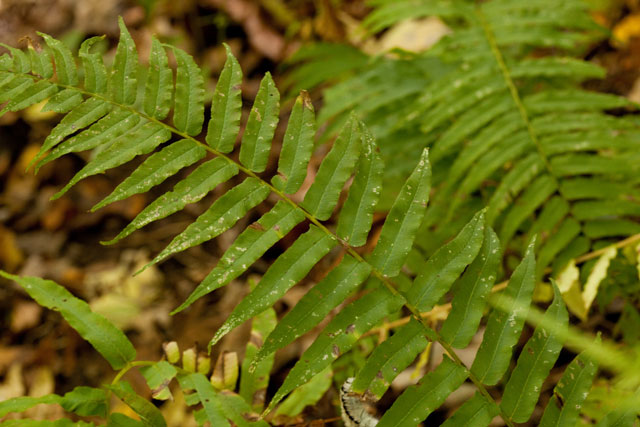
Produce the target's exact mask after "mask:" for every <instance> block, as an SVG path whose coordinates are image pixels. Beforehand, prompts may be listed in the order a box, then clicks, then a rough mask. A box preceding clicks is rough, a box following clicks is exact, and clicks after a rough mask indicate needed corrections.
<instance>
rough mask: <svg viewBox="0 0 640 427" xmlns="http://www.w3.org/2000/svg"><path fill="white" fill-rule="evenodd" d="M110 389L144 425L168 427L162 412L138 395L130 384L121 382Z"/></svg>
mask: <svg viewBox="0 0 640 427" xmlns="http://www.w3.org/2000/svg"><path fill="white" fill-rule="evenodd" d="M108 388H109V390H111V391H113V393H114V394H115V395H116V396H118V397H119V398H120V399H121V400H122V401H123V402H124V403H126V404H127V405H129V407H130V408H131V409H133V410H134V411H135V413H136V414H138V416H139V417H140V421H142V424H143V425H145V426H149V427H151V426H154V427H166V425H167V422H166V421H165V419H164V417H163V416H162V413H160V410H159V409H158V408H156V407H155V405H154V404H153V403H151V402H149V401H148V400H147V399H145V398H143V397H142V396H140V395H139V394H137V393H136V392H135V391H134V390H133V387H131V385H130V384H129V383H128V382H126V381H120V382H118V383H116V384H114V385H110V386H108Z"/></svg>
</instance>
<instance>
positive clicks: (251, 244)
mask: <svg viewBox="0 0 640 427" xmlns="http://www.w3.org/2000/svg"><path fill="white" fill-rule="evenodd" d="M303 220H304V214H303V213H302V211H300V210H299V209H298V208H296V207H294V206H292V205H290V204H288V203H286V202H283V201H279V202H278V203H276V205H275V206H274V207H273V208H272V209H271V210H270V211H269V212H267V213H266V214H264V215H263V216H262V217H261V218H260V219H259V220H258V221H257V222H255V223H254V224H252V225H250V226H249V227H247V228H245V230H244V231H243V232H242V233H241V234H240V235H239V236H238V238H237V239H236V240H235V242H233V244H232V245H231V247H230V248H229V249H227V251H226V252H225V253H224V255H223V256H222V258H221V259H220V261H219V262H218V265H216V267H215V268H214V269H213V270H212V271H211V272H210V273H209V274H208V275H207V277H205V279H204V280H203V281H202V282H201V283H200V284H199V285H198V287H197V288H196V289H195V290H194V291H193V292H192V293H191V295H189V298H187V300H186V301H185V302H183V303H182V304H181V305H180V307H178V308H176V309H175V310H174V311H172V312H171V314H175V313H178V312H180V311H182V310H184V309H185V308H187V307H188V306H190V305H191V304H193V302H194V301H195V300H197V299H198V298H201V297H203V296H204V295H206V294H208V293H209V292H211V291H213V290H215V289H218V288H220V287H222V286H224V285H226V284H227V283H229V282H230V281H231V280H233V279H235V278H236V277H238V276H239V275H240V274H242V273H243V272H244V271H246V269H247V268H248V267H249V266H251V265H252V264H253V263H254V262H256V261H257V260H258V258H260V257H261V256H262V255H264V253H265V252H266V251H267V250H268V249H269V248H270V247H271V246H273V245H274V244H275V243H276V242H277V241H279V240H280V239H282V238H283V237H284V236H285V235H287V233H289V232H290V231H291V230H292V229H293V227H295V226H296V225H298V224H299V223H301V222H302V221H303Z"/></svg>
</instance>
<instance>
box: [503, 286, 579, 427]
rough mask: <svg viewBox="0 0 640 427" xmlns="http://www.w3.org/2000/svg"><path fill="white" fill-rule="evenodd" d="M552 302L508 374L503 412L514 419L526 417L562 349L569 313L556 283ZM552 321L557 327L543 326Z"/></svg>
mask: <svg viewBox="0 0 640 427" xmlns="http://www.w3.org/2000/svg"><path fill="white" fill-rule="evenodd" d="M553 292H554V297H553V303H552V304H551V305H550V306H549V308H548V309H547V312H546V313H545V314H544V317H543V320H542V321H541V322H540V325H539V326H538V327H537V328H536V330H535V331H534V332H533V336H532V337H531V338H530V339H529V341H527V344H526V345H525V346H524V348H523V349H522V352H521V353H520V357H519V358H518V364H517V365H516V367H515V369H514V370H513V372H512V373H511V376H510V377H509V381H508V382H507V385H506V387H505V389H504V393H503V395H502V402H501V403H500V407H501V409H502V413H503V414H505V415H507V416H508V417H509V418H511V419H512V420H513V421H515V422H518V423H524V422H526V421H528V420H529V417H530V416H531V414H532V413H533V410H534V408H535V406H536V403H537V402H538V397H539V396H540V391H541V390H542V383H543V382H544V380H545V379H546V378H547V377H548V376H549V372H550V371H551V368H553V364H554V363H555V361H556V360H557V358H558V356H559V355H560V350H562V339H561V338H559V337H560V336H562V334H563V330H564V331H566V329H567V326H568V323H569V313H567V309H566V308H565V306H564V303H563V302H562V296H561V295H560V291H559V290H558V288H557V286H555V285H554V286H553ZM548 324H553V325H556V326H557V329H555V327H554V329H553V330H548V329H547V328H545V327H543V326H542V325H548Z"/></svg>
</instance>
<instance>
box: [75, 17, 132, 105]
mask: <svg viewBox="0 0 640 427" xmlns="http://www.w3.org/2000/svg"><path fill="white" fill-rule="evenodd" d="M118 26H119V27H120V41H119V43H118V48H117V49H116V57H115V58H114V60H113V69H112V70H111V74H110V75H109V83H108V86H109V88H108V89H109V94H110V96H111V99H113V101H114V102H116V103H117V104H122V105H131V104H133V103H134V102H136V95H137V94H138V90H137V88H138V79H137V75H138V51H137V49H136V45H135V43H134V42H133V39H132V38H131V35H130V34H129V31H128V30H127V27H126V26H125V25H124V21H123V19H122V17H119V18H118ZM72 84H75V83H72Z"/></svg>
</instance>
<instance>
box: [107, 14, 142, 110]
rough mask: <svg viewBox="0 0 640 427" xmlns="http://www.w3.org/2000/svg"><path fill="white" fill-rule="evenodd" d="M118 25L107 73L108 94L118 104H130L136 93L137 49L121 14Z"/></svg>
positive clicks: (134, 99) (133, 100) (134, 100)
mask: <svg viewBox="0 0 640 427" xmlns="http://www.w3.org/2000/svg"><path fill="white" fill-rule="evenodd" d="M118 26H119V27H120V41H119V42H118V48H117V49H116V56H115V58H114V60H113V68H112V70H111V74H110V75H109V95H110V96H111V99H112V100H113V101H114V102H116V103H118V104H124V105H131V104H133V103H134V102H136V96H137V95H138V51H137V50H136V45H135V43H134V42H133V39H132V38H131V35H130V34H129V31H128V30H127V27H126V25H124V21H123V20H122V17H121V16H120V17H118Z"/></svg>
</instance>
